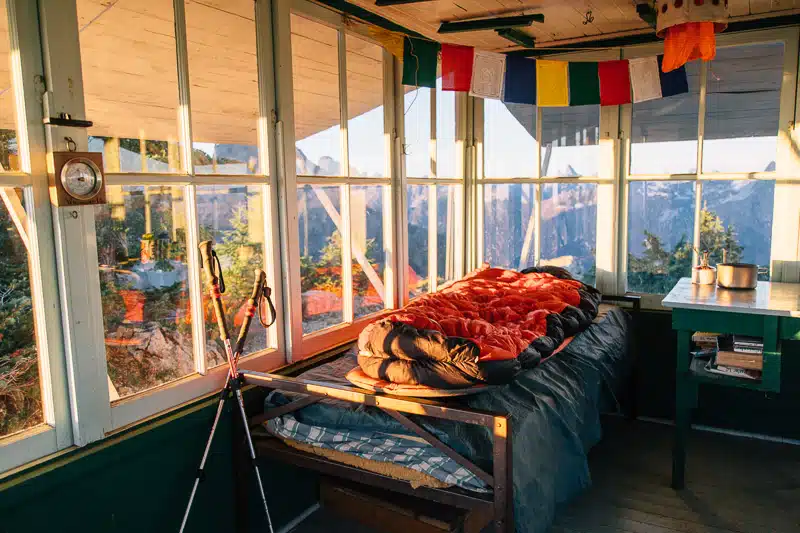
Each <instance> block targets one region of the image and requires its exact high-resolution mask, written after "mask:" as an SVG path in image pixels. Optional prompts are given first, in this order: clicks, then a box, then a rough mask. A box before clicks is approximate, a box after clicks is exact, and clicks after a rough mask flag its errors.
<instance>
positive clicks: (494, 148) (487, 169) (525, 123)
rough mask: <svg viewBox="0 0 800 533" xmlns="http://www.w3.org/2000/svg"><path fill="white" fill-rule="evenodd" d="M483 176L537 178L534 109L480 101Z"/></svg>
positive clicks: (521, 105)
mask: <svg viewBox="0 0 800 533" xmlns="http://www.w3.org/2000/svg"><path fill="white" fill-rule="evenodd" d="M483 173H484V175H485V176H486V177H487V178H535V177H536V107H535V106H532V105H526V104H504V103H503V102H500V101H499V100H491V99H489V98H484V99H483Z"/></svg>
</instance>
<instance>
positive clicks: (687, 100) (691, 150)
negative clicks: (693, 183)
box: [630, 61, 700, 174]
mask: <svg viewBox="0 0 800 533" xmlns="http://www.w3.org/2000/svg"><path fill="white" fill-rule="evenodd" d="M686 76H687V78H688V80H689V93H688V94H679V95H676V96H670V97H668V98H658V99H656V100H648V101H647V102H640V103H638V104H633V112H632V118H631V171H630V172H631V174H694V173H695V172H697V115H698V109H699V105H700V96H699V94H700V62H699V61H691V62H689V63H687V64H686Z"/></svg>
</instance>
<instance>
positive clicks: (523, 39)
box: [495, 28, 536, 48]
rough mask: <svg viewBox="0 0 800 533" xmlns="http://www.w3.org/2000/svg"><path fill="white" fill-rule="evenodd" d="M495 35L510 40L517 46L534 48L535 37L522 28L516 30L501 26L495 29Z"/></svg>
mask: <svg viewBox="0 0 800 533" xmlns="http://www.w3.org/2000/svg"><path fill="white" fill-rule="evenodd" d="M495 31H496V32H497V35H499V36H500V37H502V38H504V39H507V40H509V41H511V42H512V43H514V44H517V45H519V46H524V47H525V48H534V47H535V46H536V39H534V38H533V37H531V36H530V35H528V34H527V33H525V32H524V31H522V30H518V29H515V28H503V29H501V30H495Z"/></svg>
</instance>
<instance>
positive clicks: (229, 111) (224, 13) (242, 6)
mask: <svg viewBox="0 0 800 533" xmlns="http://www.w3.org/2000/svg"><path fill="white" fill-rule="evenodd" d="M219 6H220V7H217V6H216V5H214V4H211V3H207V2H196V1H187V2H186V8H185V9H186V41H187V43H186V44H187V50H188V52H189V82H190V85H191V103H192V163H193V165H194V171H195V173H197V174H259V173H261V172H262V170H261V166H260V165H261V163H260V162H259V154H258V134H257V131H258V116H259V111H258V65H257V64H256V24H255V19H254V9H253V2H252V1H251V0H228V1H226V2H225V3H224V7H222V4H219Z"/></svg>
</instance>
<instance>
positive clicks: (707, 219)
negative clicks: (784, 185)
mask: <svg viewBox="0 0 800 533" xmlns="http://www.w3.org/2000/svg"><path fill="white" fill-rule="evenodd" d="M774 201H775V182H774V181H750V180H748V181H713V182H705V183H703V208H702V210H701V211H700V216H701V218H700V250H709V251H710V252H711V264H712V265H713V264H715V263H718V262H722V250H723V249H726V250H727V251H728V261H730V262H739V261H741V262H745V263H755V264H757V265H761V266H764V267H769V266H770V249H771V246H772V206H773V204H774Z"/></svg>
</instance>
